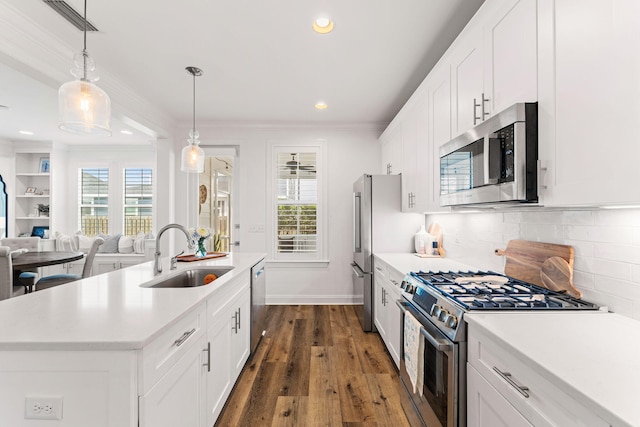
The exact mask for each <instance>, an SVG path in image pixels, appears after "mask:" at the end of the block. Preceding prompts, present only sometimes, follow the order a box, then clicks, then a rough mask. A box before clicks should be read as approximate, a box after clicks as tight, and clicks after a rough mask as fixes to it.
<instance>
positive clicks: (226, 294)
mask: <svg viewBox="0 0 640 427" xmlns="http://www.w3.org/2000/svg"><path fill="white" fill-rule="evenodd" d="M250 287H251V276H250V273H249V272H248V271H247V272H246V274H242V275H241V276H239V277H234V278H233V279H232V280H230V281H229V282H228V283H226V284H225V285H224V286H223V287H221V288H220V289H219V290H217V291H216V292H214V293H213V294H212V295H211V296H210V297H209V298H208V299H207V329H208V328H210V327H211V326H212V325H213V324H214V323H215V322H216V319H217V318H218V317H219V316H220V314H221V313H222V311H224V309H225V308H226V306H227V304H228V303H229V302H230V301H231V300H232V299H233V298H235V297H236V296H237V295H238V294H239V293H240V292H242V291H244V290H245V289H249V288H250Z"/></svg>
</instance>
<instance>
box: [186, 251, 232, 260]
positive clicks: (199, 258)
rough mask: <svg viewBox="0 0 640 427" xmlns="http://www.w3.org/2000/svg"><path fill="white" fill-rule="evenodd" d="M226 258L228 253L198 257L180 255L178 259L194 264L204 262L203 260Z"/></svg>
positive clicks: (209, 253) (211, 253) (215, 253)
mask: <svg viewBox="0 0 640 427" xmlns="http://www.w3.org/2000/svg"><path fill="white" fill-rule="evenodd" d="M226 256H227V253H226V252H207V254H206V255H205V256H196V255H195V254H191V255H180V256H177V257H176V259H177V260H178V261H182V262H192V261H202V260H205V259H211V258H222V257H226Z"/></svg>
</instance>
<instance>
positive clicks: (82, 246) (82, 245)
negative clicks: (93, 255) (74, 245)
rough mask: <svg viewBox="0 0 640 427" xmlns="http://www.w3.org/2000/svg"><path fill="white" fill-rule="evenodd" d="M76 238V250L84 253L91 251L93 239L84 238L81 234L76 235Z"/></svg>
mask: <svg viewBox="0 0 640 427" xmlns="http://www.w3.org/2000/svg"><path fill="white" fill-rule="evenodd" d="M76 238H77V239H78V250H79V251H82V252H84V253H87V252H89V249H91V244H92V243H93V238H91V237H88V236H84V235H82V234H77V235H76Z"/></svg>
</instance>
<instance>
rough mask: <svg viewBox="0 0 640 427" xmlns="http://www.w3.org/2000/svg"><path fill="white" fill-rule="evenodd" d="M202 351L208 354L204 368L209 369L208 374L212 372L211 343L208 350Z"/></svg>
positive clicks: (208, 344)
mask: <svg viewBox="0 0 640 427" xmlns="http://www.w3.org/2000/svg"><path fill="white" fill-rule="evenodd" d="M202 351H206V352H207V363H203V364H202V366H206V367H207V372H211V342H208V343H207V348H205V349H204V350H202Z"/></svg>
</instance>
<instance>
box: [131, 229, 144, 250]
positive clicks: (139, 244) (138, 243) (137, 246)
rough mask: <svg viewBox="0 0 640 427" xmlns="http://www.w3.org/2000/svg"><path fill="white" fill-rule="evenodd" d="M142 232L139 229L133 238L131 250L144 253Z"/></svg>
mask: <svg viewBox="0 0 640 427" xmlns="http://www.w3.org/2000/svg"><path fill="white" fill-rule="evenodd" d="M144 239H145V236H144V233H143V232H142V231H141V232H139V233H138V235H137V236H136V238H135V240H134V241H133V251H134V252H135V253H137V254H144V250H145V247H144Z"/></svg>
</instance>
